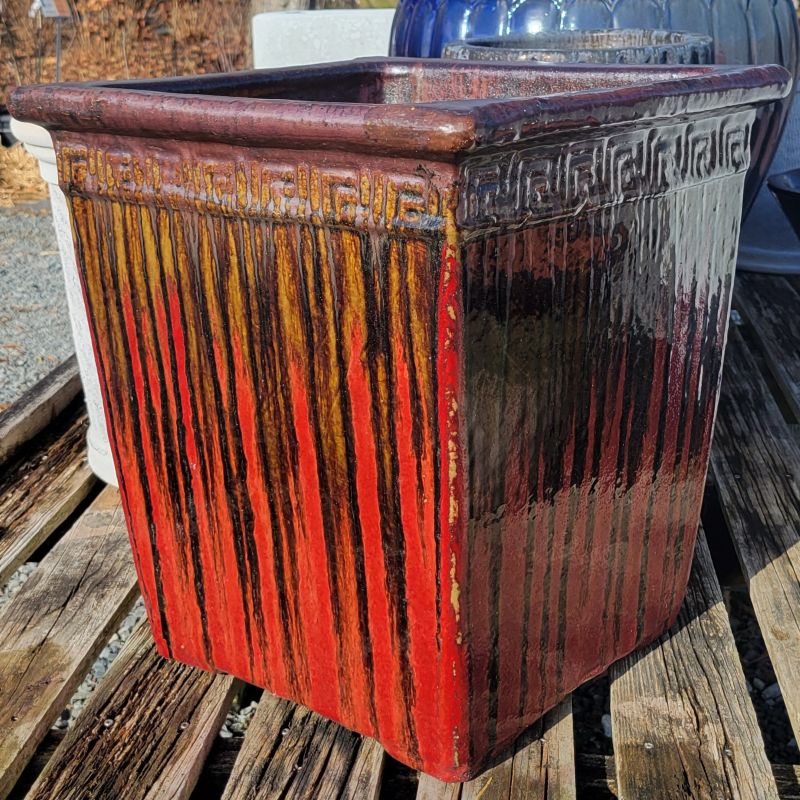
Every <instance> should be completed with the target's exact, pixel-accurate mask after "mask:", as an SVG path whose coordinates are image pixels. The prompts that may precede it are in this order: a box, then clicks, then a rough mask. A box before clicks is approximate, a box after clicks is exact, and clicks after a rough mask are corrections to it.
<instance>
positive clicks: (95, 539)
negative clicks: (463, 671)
mask: <svg viewBox="0 0 800 800" xmlns="http://www.w3.org/2000/svg"><path fill="white" fill-rule="evenodd" d="M734 307H735V310H736V311H737V312H738V313H736V314H735V315H734V319H735V325H734V326H733V327H732V329H731V335H730V339H729V348H728V354H727V358H726V369H725V378H724V384H723V386H724V388H723V393H722V398H721V402H720V410H719V418H718V423H717V430H716V436H715V444H714V449H713V454H712V474H711V477H712V478H713V485H714V492H715V493H716V494H715V495H714V496H715V497H718V498H719V502H720V505H721V509H722V516H723V521H722V522H719V521H717V522H716V523H715V526H714V530H711V529H708V539H709V541H710V542H711V544H712V548H711V552H712V554H714V558H715V559H716V558H717V553H716V550H715V547H717V548H718V547H720V541H722V540H725V541H728V539H727V537H730V539H729V541H730V543H731V546H732V548H733V550H734V551H735V553H736V555H737V556H738V560H739V562H740V565H741V571H742V573H743V576H744V579H745V580H746V585H747V591H748V592H749V598H750V601H751V603H752V606H753V609H754V611H755V614H756V618H757V620H758V624H759V627H760V630H761V635H762V636H763V639H764V641H765V643H766V648H767V653H768V656H769V659H770V660H771V663H772V666H773V668H774V671H775V674H776V675H777V679H778V683H779V685H780V688H781V691H782V695H783V700H784V702H785V707H786V712H787V714H788V717H789V719H790V721H791V724H792V725H793V727H794V730H795V732H798V730H800V689H798V686H800V680H799V679H800V561H798V559H800V555H799V553H800V548H798V547H797V546H796V545H797V541H798V537H799V536H800V436H799V435H798V432H799V431H800V425H799V424H798V422H800V325H798V323H797V311H798V310H800V281H796V280H788V279H784V278H765V277H762V276H745V277H744V278H743V279H742V280H740V282H739V287H738V289H737V292H736V297H735V302H734ZM68 373H69V370H68V369H66V370H62V373H61V377H60V378H58V379H57V380H51V381H50V387H51V388H50V389H48V388H47V387H46V386H45V387H42V388H41V389H40V390H38V394H37V391H34V392H32V393H31V394H30V395H29V396H28V398H27V399H26V401H25V403H24V404H23V406H24V408H23V409H22V410H20V409H19V408H17V409H16V410H15V412H14V420H15V421H14V424H13V425H11V426H9V425H6V428H5V430H6V431H9V430H13V431H14V433H13V435H12V438H11V440H10V443H8V444H6V445H5V448H4V447H3V446H2V445H0V455H2V454H3V453H5V456H3V457H4V458H5V462H6V463H5V468H4V472H3V475H2V477H0V578H3V579H5V578H6V577H7V575H8V574H9V572H10V571H11V570H12V569H14V568H16V567H17V566H18V565H19V564H20V563H21V561H22V560H24V559H26V558H29V557H30V556H31V554H32V553H33V552H34V550H36V551H38V555H37V557H38V558H40V559H41V560H40V562H39V564H38V566H37V567H36V569H35V570H34V572H33V574H32V576H31V578H30V579H29V581H28V583H27V584H26V585H25V586H24V587H23V588H22V589H21V590H20V591H19V592H18V593H17V594H16V595H15V596H14V598H13V599H12V600H11V601H10V602H9V603H7V605H6V606H5V607H4V608H3V609H2V610H0V798H2V797H5V796H6V795H8V794H9V793H10V792H13V798H14V800H17V798H23V797H27V798H28V799H29V800H44V798H59V800H61V799H62V798H64V799H65V800H77V798H81V799H82V798H89V797H91V798H93V800H112V798H113V800H117V798H123V800H125V799H126V798H134V800H138V799H139V798H162V797H163V798H191V800H207V798H213V799H214V800H217V799H218V798H223V797H224V798H225V800H245V799H246V800H262V798H270V799H272V798H275V800H278V798H312V800H316V799H317V798H323V799H325V798H331V800H333V799H334V798H335V799H336V800H343V799H344V798H346V799H347V800H413V798H416V800H495V799H499V798H502V800H522V798H525V800H529V798H542V799H544V798H547V799H548V800H552V799H554V798H558V799H559V800H573V799H574V800H577V798H589V800H594V798H614V797H617V798H623V799H624V800H662V799H663V800H673V798H681V800H683V798H690V797H691V798H703V799H705V798H708V799H709V800H711V799H712V798H713V800H717V798H720V800H722V799H723V798H740V799H741V800H750V799H751V798H759V800H761V798H763V799H764V800H774V798H776V797H779V798H782V800H800V765H798V764H787V763H772V764H771V763H770V762H769V760H768V758H767V753H766V751H765V746H764V741H763V739H762V732H761V730H760V728H759V721H758V719H757V718H756V715H755V713H754V710H753V705H752V702H751V699H750V698H751V695H750V694H749V692H748V686H747V685H746V682H745V677H744V674H743V672H742V669H741V666H740V662H739V656H738V653H737V649H736V647H737V642H736V640H735V635H734V632H733V631H734V630H736V629H735V628H733V629H732V626H731V624H730V619H729V616H728V609H727V608H726V606H725V604H724V602H723V596H724V595H723V592H722V591H721V587H720V581H719V580H718V573H717V571H716V568H715V562H714V561H713V560H712V558H711V555H710V554H709V548H708V546H707V544H706V539H705V537H704V536H703V535H702V533H701V536H700V539H699V544H698V549H697V554H696V558H695V564H694V568H693V572H692V578H691V583H690V587H689V591H688V593H687V597H686V600H685V602H684V606H683V608H682V610H681V613H680V616H679V619H678V621H677V623H676V625H675V626H674V627H673V629H672V630H671V631H670V632H668V633H667V634H665V635H664V636H663V637H662V638H661V639H660V640H659V641H657V642H656V643H654V644H653V645H651V646H650V647H649V648H646V649H645V650H644V651H642V652H640V653H636V654H633V655H631V656H629V657H628V658H626V659H624V660H623V661H622V662H620V663H619V664H617V665H615V666H614V667H613V668H612V670H611V716H612V730H613V742H612V743H613V750H614V754H613V755H608V754H605V755H602V754H597V753H582V752H580V751H577V752H576V745H575V741H576V739H575V735H574V730H573V728H574V726H575V725H576V724H579V721H578V718H577V716H574V715H573V711H572V707H571V702H570V700H569V699H567V700H566V701H565V702H564V703H563V704H562V705H561V706H560V707H559V708H558V709H555V710H554V711H552V712H551V713H550V714H549V715H547V717H546V718H545V719H544V720H543V721H541V722H540V723H538V724H537V725H535V726H534V727H533V728H532V729H531V730H529V731H528V732H527V733H526V734H525V736H523V737H521V738H520V740H519V741H518V742H517V743H516V744H515V746H514V747H513V748H512V750H511V751H510V752H509V753H508V754H507V756H506V757H505V758H503V759H500V760H499V761H498V763H497V764H496V765H495V766H494V767H493V768H491V769H490V770H488V771H487V772H485V773H484V774H483V775H481V776H479V777H478V778H477V779H476V780H474V781H471V782H470V783H467V784H463V785H462V784H442V783H440V782H437V781H434V780H432V779H430V778H429V777H427V776H424V775H417V774H414V773H413V772H412V771H411V770H408V769H407V768H404V767H402V766H401V765H398V764H397V763H396V762H393V761H392V760H391V759H389V758H388V757H387V756H386V755H385V754H384V752H383V750H382V748H381V747H380V746H379V745H378V744H377V743H376V742H374V741H372V740H370V739H364V738H362V737H360V736H358V735H356V734H354V733H351V732H348V731H346V730H344V729H342V728H340V727H339V726H337V725H335V724H334V723H332V722H330V721H328V720H325V719H323V718H321V717H319V716H318V715H316V714H314V713H313V712H311V711H309V710H307V709H304V708H302V707H299V706H296V705H294V704H292V703H290V702H288V701H285V700H280V699H278V698H275V697H273V696H271V695H269V694H268V693H264V694H263V695H261V699H260V702H259V707H258V711H257V712H256V715H255V717H254V718H253V720H252V722H251V724H250V727H249V729H248V731H247V733H246V735H245V736H244V737H238V738H236V739H228V740H222V739H220V738H218V737H217V732H218V730H219V728H220V726H221V724H222V721H223V720H224V717H225V713H226V711H227V709H228V707H229V703H230V700H231V697H232V695H233V693H234V692H235V691H236V683H235V682H234V681H233V680H232V679H230V678H228V677H225V676H216V677H214V676H210V675H207V674H205V673H202V672H199V671H197V670H194V669H191V668H189V667H184V666H180V665H177V664H173V663H169V662H166V661H164V660H163V659H161V658H160V657H159V656H158V655H157V654H156V653H155V651H154V649H153V645H152V639H151V637H150V636H149V631H148V628H147V626H146V624H143V625H142V626H141V627H140V628H139V629H138V630H137V632H136V633H135V635H134V636H133V637H132V638H131V640H130V641H129V642H128V643H127V644H126V647H125V648H124V650H123V652H122V653H121V654H120V656H119V657H118V659H117V661H116V662H115V663H114V664H113V665H112V667H111V669H109V671H108V673H107V674H106V676H105V677H104V678H103V680H102V681H101V683H100V686H99V687H98V689H97V690H96V692H95V693H94V695H93V696H92V697H91V698H90V700H89V701H88V703H87V704H86V706H85V707H84V709H83V712H82V714H81V716H79V717H78V719H77V720H76V721H75V723H74V725H73V727H72V728H71V729H70V731H68V732H67V733H66V734H63V733H61V732H53V731H49V728H50V725H51V723H52V722H53V720H54V719H55V718H56V717H57V716H58V714H59V713H60V711H61V709H62V708H63V707H64V704H65V703H66V701H67V700H68V698H69V695H70V693H71V691H72V690H73V689H74V687H75V686H76V685H77V683H78V682H79V681H80V680H81V678H82V677H83V675H84V674H85V672H86V671H87V669H88V667H89V664H90V663H91V660H92V658H93V657H94V656H95V655H96V653H97V652H98V650H99V649H100V648H101V647H102V645H103V644H104V642H105V641H106V640H107V639H108V637H109V636H110V634H111V632H112V631H113V628H114V625H115V624H116V622H117V620H118V619H119V618H120V615H121V614H122V613H124V610H125V609H126V608H127V607H128V606H129V605H130V603H131V602H132V600H133V598H134V597H135V595H136V586H135V580H134V579H133V572H132V566H131V559H130V556H129V549H128V543H127V537H126V535H125V532H124V526H122V524H121V520H120V517H119V515H118V503H119V500H118V495H117V494H116V492H115V491H114V490H109V489H106V490H103V492H102V493H101V494H99V495H97V487H96V486H95V484H94V479H93V478H91V476H88V477H87V476H86V475H85V471H84V472H82V471H81V469H82V464H83V462H82V458H81V457H82V449H81V446H80V440H81V437H82V431H80V430H79V429H80V425H81V424H84V423H82V422H81V419H82V418H81V415H80V412H76V411H75V406H74V405H71V403H74V395H73V396H72V397H69V395H70V392H72V391H73V388H74V387H73V388H70V386H71V384H70V380H69V379H68V377H67V378H65V375H67V376H68ZM57 385H61V386H62V389H61V390H55V389H53V388H52V387H53V386H57ZM63 387H66V388H63ZM37 397H38V398H39V399H38V400H37V399H36V398H37ZM67 397H69V399H67V400H65V398H67ZM32 398H33V399H32ZM54 398H55V399H54ZM6 413H8V412H6ZM26 414H27V415H30V416H31V421H30V422H28V423H26V421H25V418H26ZM70 414H72V415H73V416H70ZM3 419H4V417H3V416H0V431H2V430H3V425H2V420H3ZM43 421H44V422H43ZM7 435H8V434H7ZM83 467H85V465H83ZM67 522H68V523H69V525H70V526H71V527H70V529H69V530H68V531H67V532H66V533H64V528H65V527H67ZM37 525H38V528H37ZM59 537H61V538H59ZM715 543H716V544H715ZM4 553H5V554H6V555H4ZM1 583H2V581H0V584H1ZM737 635H738V634H737ZM248 691H251V690H248ZM107 720H111V724H110V725H107V724H106V721H107ZM798 762H800V758H798ZM26 764H27V765H29V766H28V769H27V771H26V772H25V775H24V779H22V780H21V781H20V782H19V783H17V785H16V788H15V783H16V782H17V779H18V778H19V776H20V774H21V773H22V772H23V770H24V769H25V767H26ZM37 776H38V778H37ZM31 786H32V788H30V787H31Z"/></svg>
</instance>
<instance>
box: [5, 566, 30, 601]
mask: <svg viewBox="0 0 800 800" xmlns="http://www.w3.org/2000/svg"><path fill="white" fill-rule="evenodd" d="M35 569H36V564H35V563H34V562H33V561H28V562H27V563H25V564H23V565H22V566H21V567H19V569H17V571H16V572H15V573H14V574H13V575H12V576H11V577H10V578H9V579H8V583H6V585H5V586H3V587H2V588H0V608H2V607H3V606H4V605H5V604H6V603H7V602H8V601H9V600H10V599H11V598H12V597H13V596H14V595H15V594H16V593H17V592H18V591H19V590H20V589H21V588H22V587H23V585H24V584H25V581H27V580H28V578H29V577H30V574H31V573H32V572H33V571H34V570H35Z"/></svg>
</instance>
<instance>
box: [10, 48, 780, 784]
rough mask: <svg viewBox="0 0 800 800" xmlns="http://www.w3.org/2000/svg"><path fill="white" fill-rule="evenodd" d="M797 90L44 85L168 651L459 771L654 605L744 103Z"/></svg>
mask: <svg viewBox="0 0 800 800" xmlns="http://www.w3.org/2000/svg"><path fill="white" fill-rule="evenodd" d="M311 76H313V82H311V85H310V86H306V83H307V82H310V81H311V80H312V78H311ZM339 79H341V80H339ZM237 80H238V82H239V83H238V84H237ZM321 80H322V84H321V83H320V81H321ZM643 80H646V81H647V82H646V83H644V84H637V81H640V82H641V81H643ZM259 81H261V84H259ZM322 85H326V86H330V87H333V86H334V85H336V86H338V87H339V88H338V89H333V88H332V89H331V91H332V92H333V97H334V101H332V102H327V101H324V100H322V99H317V98H319V97H320V96H321V95H322V94H324V93H323V91H322V89H321V88H320V86H322ZM615 85H617V88H614V86H615ZM237 86H238V89H237ZM591 86H599V87H602V90H600V91H583V90H584V89H588V88H589V87H591ZM137 87H138V88H137ZM546 87H549V88H550V89H559V90H562V91H564V90H565V89H567V88H572V89H575V90H576V91H575V92H574V93H569V94H550V95H542V92H545V91H546ZM170 90H174V91H177V92H179V94H176V95H172V96H171V95H170V94H169V91H170ZM189 91H191V92H193V94H187V92H189ZM523 91H529V92H534V91H535V92H537V93H538V94H539V95H540V96H535V97H529V98H526V99H519V97H517V99H510V100H503V99H502V97H503V96H505V95H510V96H512V97H513V96H515V95H517V94H518V93H520V92H523ZM786 91H787V81H786V76H785V73H784V72H783V71H782V70H780V69H779V68H761V69H728V70H716V69H713V68H705V67H699V68H694V69H692V68H681V69H680V70H678V71H676V70H672V69H670V70H664V69H658V68H655V69H651V70H649V71H648V70H641V69H631V70H627V69H623V70H620V69H610V70H608V71H604V70H597V71H596V72H589V71H587V70H582V69H577V70H574V69H564V70H558V69H551V68H548V69H544V70H542V69H537V68H536V67H530V66H529V65H521V66H520V67H509V68H508V69H506V68H505V67H497V66H492V65H488V66H484V65H469V64H467V65H465V64H461V65H459V66H458V67H455V66H453V65H447V64H442V62H439V63H438V64H426V63H424V62H423V63H419V64H411V63H409V62H407V61H398V62H393V61H388V62H382V63H378V62H364V63H356V64H355V65H344V66H342V65H334V66H332V67H314V68H307V69H300V70H290V71H285V72H281V71H278V72H273V73H262V74H258V73H253V74H246V75H243V76H240V77H238V78H237V79H236V80H234V79H232V78H230V77H226V76H222V77H219V78H203V79H187V80H176V81H167V82H161V83H155V82H146V83H140V84H133V83H131V84H126V85H125V86H124V87H123V88H122V89H114V88H111V87H108V86H105V87H92V86H84V87H66V88H54V87H39V88H32V89H26V90H22V91H21V92H19V93H17V94H16V95H15V97H14V101H13V110H14V113H15V115H16V116H18V117H20V118H23V119H35V120H37V121H43V122H45V123H46V124H48V125H50V127H51V129H52V130H53V134H54V137H55V142H56V148H57V155H58V161H59V174H60V181H61V185H62V187H63V188H64V191H65V193H66V194H67V197H68V200H69V203H70V207H71V212H72V219H73V226H74V235H75V241H76V247H77V254H78V261H79V264H80V267H81V274H82V278H83V281H84V290H85V294H86V299H87V305H88V308H89V312H90V319H91V324H92V327H93V332H94V343H95V349H96V355H97V360H98V364H99V369H100V373H101V383H102V385H103V390H104V396H105V398H104V399H105V406H106V412H107V416H108V420H109V429H110V431H111V432H112V440H113V447H114V450H115V460H116V463H117V467H118V470H117V471H118V474H119V476H120V488H121V491H122V494H123V499H124V505H125V509H126V515H127V519H128V524H129V527H130V531H131V541H132V544H133V549H134V553H135V558H136V564H137V569H138V571H139V576H140V582H141V586H142V591H143V594H144V596H145V599H146V602H147V606H148V613H149V616H150V621H151V624H152V627H153V633H154V638H155V641H156V642H157V644H158V647H159V650H160V651H161V652H162V653H164V654H166V655H170V656H173V657H175V658H178V659H180V660H182V661H186V662H188V663H190V664H195V665H198V666H201V667H204V668H207V669H220V670H225V671H228V672H231V673H233V674H236V675H238V676H241V677H243V678H245V679H246V680H248V681H251V682H254V683H256V684H259V685H262V686H266V687H268V688H269V689H270V690H271V691H273V692H276V693H277V694H280V695H282V696H286V697H291V698H292V699H295V700H298V701H300V702H302V703H304V704H305V705H308V706H310V707H311V708H313V709H315V710H317V711H319V712H321V713H322V714H324V715H326V716H328V717H331V718H334V719H336V720H339V721H341V722H343V723H344V724H345V725H347V726H348V727H351V728H353V729H355V730H358V731H361V732H363V733H366V734H369V735H371V736H373V737H375V738H377V739H378V740H379V741H380V742H381V743H382V744H383V745H384V746H385V747H386V749H387V750H388V751H389V752H390V753H392V754H393V755H395V756H396V757H398V758H400V759H402V760H403V761H405V762H406V763H409V764H411V765H413V766H415V767H418V768H420V769H423V770H425V771H427V772H430V773H432V774H434V775H437V776H439V777H441V778H445V779H448V780H455V779H464V778H466V777H468V776H470V775H473V774H474V773H475V772H476V771H478V770H479V769H480V768H481V766H482V765H483V764H485V763H486V761H487V759H489V758H491V757H492V756H493V755H494V754H496V753H498V752H499V751H501V750H502V749H503V748H504V747H505V746H506V744H507V743H508V742H509V741H510V740H511V739H513V738H514V737H516V736H517V735H518V734H519V733H520V732H521V731H522V730H523V729H524V728H525V727H526V726H527V725H529V724H530V723H531V722H532V721H534V720H535V719H537V718H538V717H540V716H541V715H542V714H543V713H544V712H545V711H546V710H547V709H549V708H551V707H552V706H553V705H555V704H556V703H557V702H558V700H559V699H560V698H562V697H563V696H564V695H565V694H566V693H568V692H569V691H571V690H572V689H573V688H574V687H575V686H576V685H577V684H579V683H580V682H582V681H584V680H586V679H588V678H589V677H591V676H592V675H594V674H597V673H598V672H600V671H602V670H604V669H605V668H606V667H607V666H608V665H609V664H610V663H612V662H613V661H615V660H616V659H618V658H620V657H621V656H623V655H625V654H626V653H628V652H629V651H630V650H632V649H633V648H635V647H637V646H639V645H642V644H644V643H646V642H648V641H650V640H651V639H653V638H654V637H656V636H658V635H659V634H660V633H661V632H662V631H663V630H664V629H665V628H666V627H667V626H668V625H669V624H670V622H671V621H672V619H673V618H674V616H675V614H676V612H677V609H678V606H679V604H680V600H681V595H682V593H683V590H684V587H685V585H686V580H687V575H688V569H689V564H690V562H691V556H692V549H693V544H694V537H695V531H696V527H697V520H698V513H699V504H700V495H701V491H702V486H703V479H704V474H705V469H706V464H707V460H708V449H709V442H710V436H711V427H712V421H713V416H714V408H715V403H716V396H717V389H718V384H719V371H720V364H721V358H722V352H723V346H724V339H725V330H726V321H727V310H728V303H729V297H730V286H731V281H732V274H733V266H734V258H735V251H736V243H737V238H738V225H739V209H740V205H741V192H742V183H743V180H744V173H745V170H746V168H747V163H748V156H749V151H748V143H749V135H750V125H751V124H752V119H753V116H754V113H755V105H756V104H757V103H759V102H762V101H763V102H766V101H769V100H773V99H775V97H776V96H778V95H781V94H782V93H785V92H786ZM222 92H226V93H233V92H238V93H239V94H240V95H249V99H243V98H242V97H220V96H219V95H220V93H222ZM205 94H209V95H210V96H205ZM269 95H275V96H279V97H280V98H282V99H280V100H269V99H265V98H266V97H268V96H269ZM298 96H310V97H313V98H314V99H313V100H299V99H297V98H298ZM487 97H488V98H492V99H490V100H484V99H482V98H487ZM469 98H472V99H469ZM365 99H366V100H369V101H377V100H381V101H386V102H383V103H381V104H378V103H377V102H374V103H373V102H366V103H365V102H363V101H364V100H365ZM358 101H361V102H358ZM643 117H644V118H646V120H647V121H646V123H643V122H642V121H641V119H642V118H643ZM137 126H138V128H139V133H138V134H137V133H135V131H134V128H135V127H137ZM193 126H194V127H193Z"/></svg>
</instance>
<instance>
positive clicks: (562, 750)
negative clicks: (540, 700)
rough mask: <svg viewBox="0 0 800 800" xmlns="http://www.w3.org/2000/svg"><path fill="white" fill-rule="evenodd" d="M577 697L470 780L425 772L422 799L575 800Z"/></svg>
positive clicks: (419, 792) (419, 794) (421, 778)
mask: <svg viewBox="0 0 800 800" xmlns="http://www.w3.org/2000/svg"><path fill="white" fill-rule="evenodd" d="M574 798H575V756H574V752H573V736H572V701H571V699H570V698H567V699H566V700H564V701H563V702H562V703H561V704H560V705H559V706H558V707H557V708H555V709H553V711H551V712H550V713H549V714H547V716H545V718H544V720H543V721H542V722H540V723H538V724H536V725H534V726H533V727H532V728H530V729H529V730H528V731H527V732H526V733H524V734H523V735H522V736H520V738H519V739H518V740H517V741H516V743H515V745H514V747H513V750H512V752H511V753H510V754H509V755H508V757H507V758H505V759H503V760H501V761H500V762H499V763H498V764H497V765H495V766H494V767H492V768H491V769H489V770H487V771H486V772H484V773H483V774H482V775H480V776H478V777H477V778H475V779H474V780H472V781H469V782H468V783H464V784H458V783H443V782H441V781H437V780H436V779H435V778H431V777H430V776H428V775H423V774H420V776H419V786H418V788H417V800H574Z"/></svg>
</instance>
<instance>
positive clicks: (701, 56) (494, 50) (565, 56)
mask: <svg viewBox="0 0 800 800" xmlns="http://www.w3.org/2000/svg"><path fill="white" fill-rule="evenodd" d="M444 57H445V58H456V59H459V60H468V61H539V62H543V63H553V64H564V63H591V64H708V63H710V62H711V61H713V42H712V40H711V37H710V36H703V35H701V34H695V33H682V32H675V31H664V30H647V29H640V28H632V29H627V30H625V29H619V30H596V31H543V32H541V33H531V34H526V35H523V36H509V37H506V36H484V37H477V38H470V39H467V40H465V41H460V42H453V43H451V44H448V45H447V46H446V47H445V49H444Z"/></svg>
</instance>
